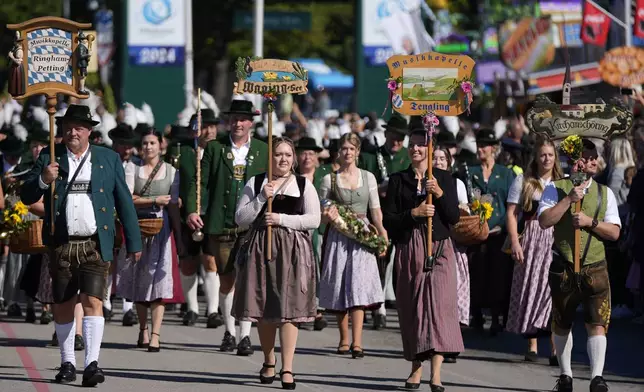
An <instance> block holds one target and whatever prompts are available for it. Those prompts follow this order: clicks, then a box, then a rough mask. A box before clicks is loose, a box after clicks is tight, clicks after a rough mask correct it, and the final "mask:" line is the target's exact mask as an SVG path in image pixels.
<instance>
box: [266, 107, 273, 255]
mask: <svg viewBox="0 0 644 392" xmlns="http://www.w3.org/2000/svg"><path fill="white" fill-rule="evenodd" d="M267 176H268V182H271V181H273V103H272V102H269V104H268V173H267ZM268 212H269V213H272V212H273V197H272V196H271V197H269V198H268ZM271 229H272V227H271V226H268V227H267V230H268V231H267V233H266V238H267V242H268V244H267V245H266V258H267V259H268V260H271V258H272V256H273V231H272V230H271Z"/></svg>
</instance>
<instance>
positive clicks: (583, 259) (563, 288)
mask: <svg viewBox="0 0 644 392" xmlns="http://www.w3.org/2000/svg"><path fill="white" fill-rule="evenodd" d="M583 146H584V147H583V153H582V159H580V161H579V162H578V163H577V166H576V168H573V172H574V171H575V169H576V171H579V172H583V173H585V174H586V176H587V178H588V179H587V180H585V181H583V182H582V183H581V185H578V186H575V185H574V184H573V182H572V179H571V178H570V177H569V178H564V179H561V180H558V181H555V182H553V183H551V184H550V185H548V186H547V187H546V188H545V189H544V191H543V195H542V196H541V201H540V203H539V210H538V215H539V224H540V226H541V227H542V228H543V229H546V228H549V227H553V226H554V237H555V242H554V245H553V250H552V252H553V255H552V263H551V265H550V278H549V282H548V283H549V285H550V291H551V294H552V318H553V326H554V328H553V332H554V337H553V339H554V343H555V347H556V350H557V358H558V360H559V368H560V370H561V375H560V376H559V380H557V386H556V387H555V388H557V391H559V392H571V391H572V390H573V388H572V384H573V383H572V368H571V355H572V341H573V337H572V332H571V330H572V326H573V321H574V319H575V316H576V313H577V307H578V306H579V305H580V304H581V305H583V308H584V322H585V324H586V331H587V332H588V341H587V345H586V349H587V350H588V357H589V358H590V370H591V382H590V392H606V391H608V385H607V384H606V381H605V380H604V378H603V377H602V373H603V370H604V360H605V357H606V332H607V330H608V324H609V323H610V311H611V303H610V281H609V278H608V269H607V267H606V252H605V249H604V242H603V241H617V239H618V238H619V234H620V229H621V220H620V218H619V213H618V211H617V202H616V200H615V195H614V194H613V192H612V191H611V189H610V188H608V187H606V186H604V185H601V184H598V183H597V182H596V181H594V180H593V179H592V177H593V176H594V175H596V174H597V169H598V168H597V149H596V148H595V145H594V143H592V142H591V141H590V140H584V141H583ZM572 176H575V174H572V175H571V177H572ZM580 200H581V212H578V213H575V212H574V210H575V203H576V202H577V201H580ZM575 229H581V242H580V265H581V270H580V272H579V274H576V273H575V272H574V257H573V252H574V246H573V245H574V243H575Z"/></svg>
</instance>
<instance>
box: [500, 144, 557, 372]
mask: <svg viewBox="0 0 644 392" xmlns="http://www.w3.org/2000/svg"><path fill="white" fill-rule="evenodd" d="M562 177H563V172H562V170H561V167H560V166H559V156H558V154H557V149H556V148H555V145H554V144H553V143H552V142H551V141H550V140H547V139H540V140H539V141H538V142H537V144H536V146H535V148H534V156H533V158H532V162H531V163H530V166H529V167H528V170H527V171H526V174H525V176H524V175H519V176H517V178H516V179H515V180H514V182H513V183H512V186H511V187H510V192H509V194H508V215H507V227H508V237H509V238H508V239H509V242H510V245H511V248H510V249H509V250H508V251H509V252H510V253H511V255H512V259H514V261H515V265H514V273H513V277H512V291H511V294H510V311H509V313H508V324H507V330H508V331H509V332H513V333H516V334H520V335H522V336H523V337H524V338H526V339H527V340H528V351H527V352H526V354H525V360H526V361H527V362H537V361H538V358H539V357H538V354H537V353H538V351H537V338H538V337H539V336H544V335H545V336H550V335H551V334H550V332H549V331H550V312H551V309H552V301H551V297H550V287H549V286H548V270H549V269H550V263H551V262H552V252H551V251H550V249H551V248H552V244H553V242H554V236H553V228H552V227H551V228H548V229H546V230H544V229H542V228H541V227H540V226H539V220H538V219H537V218H538V217H537V207H538V206H539V200H540V199H541V193H542V192H543V190H544V188H545V187H546V186H547V185H548V184H550V183H551V182H552V181H556V180H558V179H560V178H562ZM520 225H521V226H523V229H522V230H519V226H520ZM520 232H521V234H519V233H520ZM550 347H551V353H550V365H551V366H557V356H556V355H555V347H554V344H553V343H552V342H551V346H550Z"/></svg>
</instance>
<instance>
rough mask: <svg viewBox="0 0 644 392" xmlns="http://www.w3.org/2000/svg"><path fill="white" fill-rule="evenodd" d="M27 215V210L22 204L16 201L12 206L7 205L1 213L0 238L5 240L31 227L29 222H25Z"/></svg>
mask: <svg viewBox="0 0 644 392" xmlns="http://www.w3.org/2000/svg"><path fill="white" fill-rule="evenodd" d="M28 213H29V208H28V207H27V206H26V205H25V204H24V203H23V202H21V201H18V202H16V204H14V205H11V203H8V205H7V206H6V207H5V210H4V211H3V213H2V222H1V223H0V225H1V226H2V230H1V234H0V237H1V238H6V237H10V236H12V235H17V234H20V233H22V232H23V231H25V230H26V229H27V228H28V227H29V226H30V225H31V221H27V220H25V218H26V217H27V214H28Z"/></svg>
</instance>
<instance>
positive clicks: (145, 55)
mask: <svg viewBox="0 0 644 392" xmlns="http://www.w3.org/2000/svg"><path fill="white" fill-rule="evenodd" d="M129 57H130V64H132V65H138V66H167V65H180V64H183V63H184V50H183V48H179V47H174V46H170V47H130V48H129Z"/></svg>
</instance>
